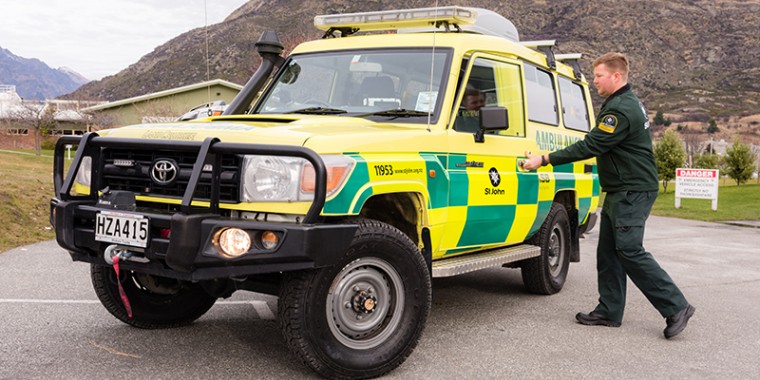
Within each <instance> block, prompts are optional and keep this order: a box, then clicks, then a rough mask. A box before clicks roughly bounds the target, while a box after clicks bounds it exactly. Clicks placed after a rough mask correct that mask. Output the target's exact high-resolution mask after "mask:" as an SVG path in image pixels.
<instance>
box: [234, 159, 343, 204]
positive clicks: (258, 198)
mask: <svg viewBox="0 0 760 380" xmlns="http://www.w3.org/2000/svg"><path fill="white" fill-rule="evenodd" d="M322 159H323V160H324V162H325V166H326V167H327V196H330V195H332V194H333V193H334V192H335V191H337V190H338V189H339V188H340V186H341V185H342V184H343V182H345V180H346V178H347V177H348V173H349V172H350V171H351V168H352V167H353V165H354V160H353V159H351V158H349V157H345V156H323V157H322ZM242 178H243V180H242V183H241V185H240V186H241V194H242V200H243V201H246V202H294V201H309V200H312V199H314V186H315V174H314V168H313V167H312V165H311V164H310V163H309V162H308V161H306V160H305V159H302V158H295V157H277V156H246V157H245V159H244V160H243V171H242Z"/></svg>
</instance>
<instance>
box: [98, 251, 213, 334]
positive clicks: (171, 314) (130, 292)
mask: <svg viewBox="0 0 760 380" xmlns="http://www.w3.org/2000/svg"><path fill="white" fill-rule="evenodd" d="M90 275H91V277H92V285H93V287H94V288H95V293H96V294H97V296H98V299H100V303H102V304H103V306H104V307H105V308H106V310H108V312H109V313H111V314H112V315H113V316H115V317H116V318H118V319H119V320H121V321H122V322H124V323H127V324H129V325H132V326H135V327H140V328H144V329H157V328H168V327H179V326H184V325H188V324H190V323H191V322H193V321H194V320H196V319H198V318H200V317H201V316H202V315H203V314H205V313H206V312H207V311H208V310H209V309H210V308H211V306H214V303H215V302H216V297H214V296H211V295H209V294H208V293H206V291H204V290H203V288H201V286H200V285H199V284H195V283H191V282H187V281H179V280H174V279H170V278H165V277H158V276H153V275H148V274H141V273H135V272H130V271H123V272H122V275H121V276H120V277H121V285H122V288H124V292H125V293H126V295H127V299H128V300H129V303H130V304H131V306H132V317H130V316H129V315H128V313H127V311H126V308H125V307H124V304H123V303H122V300H121V297H120V296H119V287H118V283H117V282H116V281H118V280H117V279H116V272H114V269H113V268H112V267H109V266H103V265H95V264H92V265H91V266H90Z"/></svg>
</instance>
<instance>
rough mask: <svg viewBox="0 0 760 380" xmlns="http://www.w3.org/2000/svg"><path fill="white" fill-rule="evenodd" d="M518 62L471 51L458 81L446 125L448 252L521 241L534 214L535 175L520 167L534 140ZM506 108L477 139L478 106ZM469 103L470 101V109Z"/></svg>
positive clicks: (445, 243)
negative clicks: (495, 127)
mask: <svg viewBox="0 0 760 380" xmlns="http://www.w3.org/2000/svg"><path fill="white" fill-rule="evenodd" d="M521 68H522V66H521V64H520V62H519V61H516V60H512V59H508V58H502V57H497V56H492V55H488V54H474V55H473V56H472V57H471V58H470V59H469V60H468V62H467V66H466V71H465V74H464V77H463V78H462V80H461V81H460V85H459V91H458V96H457V98H456V101H457V102H458V103H457V104H458V106H457V107H453V108H454V112H453V115H452V118H451V120H452V122H451V124H450V125H449V128H448V131H447V134H448V143H449V152H450V154H449V159H448V162H447V165H446V166H447V174H448V176H449V180H450V191H449V208H448V215H447V217H448V221H447V223H446V225H447V227H446V229H445V230H446V231H445V234H444V237H443V241H442V244H441V247H442V248H443V250H445V251H446V255H449V254H456V253H461V252H465V251H469V250H475V249H481V248H484V247H488V246H494V247H496V246H500V245H508V244H515V243H520V242H522V241H523V240H524V239H525V237H526V235H527V234H528V232H529V231H530V229H531V226H532V225H533V223H534V221H535V218H536V209H537V203H538V202H537V198H538V195H537V194H538V193H537V190H538V180H537V178H536V174H535V173H533V174H530V173H524V172H521V171H520V169H519V167H518V160H520V159H523V158H524V155H525V151H526V150H531V149H535V146H536V145H535V142H534V141H532V140H530V139H528V138H526V127H525V123H526V121H525V114H526V105H525V103H524V101H523V93H524V91H523V81H522V75H521ZM478 93H479V95H481V96H482V103H483V105H484V106H489V107H491V106H498V107H504V108H506V110H507V112H508V122H509V128H508V129H507V130H503V131H498V132H495V133H486V134H485V136H484V139H483V141H482V142H478V141H476V140H477V139H476V138H475V133H476V132H477V129H478V126H479V110H478V109H476V108H477V103H479V101H475V102H473V101H471V100H472V96H478ZM473 103H475V106H473Z"/></svg>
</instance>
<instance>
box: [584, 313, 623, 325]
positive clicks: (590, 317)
mask: <svg viewBox="0 0 760 380" xmlns="http://www.w3.org/2000/svg"><path fill="white" fill-rule="evenodd" d="M575 319H576V320H578V323H580V324H582V325H586V326H607V327H620V322H615V321H611V320H609V319H607V318H605V317H604V316H603V315H601V314H599V313H597V312H594V311H592V312H590V313H588V314H584V313H578V314H576V315H575Z"/></svg>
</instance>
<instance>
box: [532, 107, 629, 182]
mask: <svg viewBox="0 0 760 380" xmlns="http://www.w3.org/2000/svg"><path fill="white" fill-rule="evenodd" d="M601 120H602V122H601V123H599V125H597V126H596V127H594V129H592V130H591V132H589V133H588V134H587V135H586V137H585V138H584V139H583V140H580V141H578V142H576V143H575V144H573V145H570V146H568V147H567V148H564V149H560V150H558V151H556V152H552V153H549V154H545V155H540V156H532V155H530V152H526V153H525V156H526V157H527V158H528V159H527V160H526V161H525V163H524V164H523V168H525V169H526V170H535V169H537V168H539V167H541V166H545V165H547V164H552V165H562V164H566V163H568V162H575V161H580V160H585V159H589V158H591V157H599V156H601V155H603V154H605V153H607V152H608V151H610V150H611V149H612V148H614V147H616V146H617V145H618V144H620V142H621V141H623V140H624V139H625V137H626V136H627V135H628V130H629V123H628V119H627V118H626V117H625V116H623V115H622V114H619V113H617V112H608V113H605V114H604V116H603V117H602V118H601Z"/></svg>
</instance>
